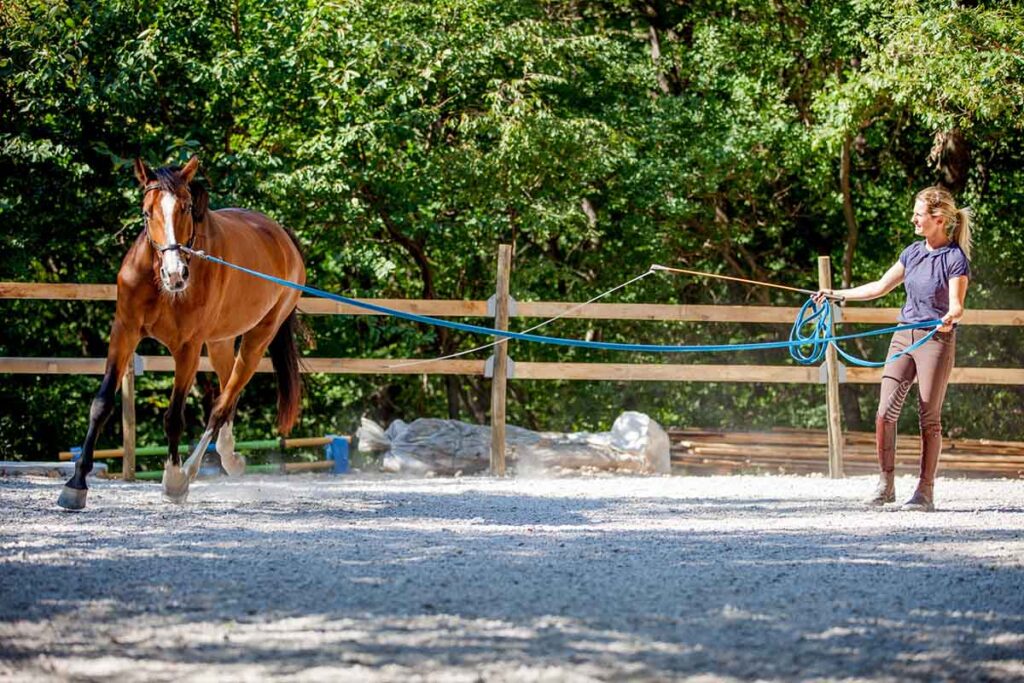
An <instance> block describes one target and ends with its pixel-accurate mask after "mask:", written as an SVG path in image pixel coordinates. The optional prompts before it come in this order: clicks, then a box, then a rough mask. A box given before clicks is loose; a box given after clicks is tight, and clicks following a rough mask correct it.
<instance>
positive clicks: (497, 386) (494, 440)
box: [491, 244, 512, 477]
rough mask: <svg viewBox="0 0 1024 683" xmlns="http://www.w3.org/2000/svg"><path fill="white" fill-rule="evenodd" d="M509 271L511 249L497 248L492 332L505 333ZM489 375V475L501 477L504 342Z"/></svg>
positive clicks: (506, 361)
mask: <svg viewBox="0 0 1024 683" xmlns="http://www.w3.org/2000/svg"><path fill="white" fill-rule="evenodd" d="M511 271H512V246H511V245H508V244H502V245H499V246H498V274H497V284H496V287H495V292H494V295H495V301H494V329H496V330H507V329H508V318H509V296H508V292H509V279H510V275H511ZM492 358H493V360H494V365H493V373H494V374H493V375H492V376H491V474H492V475H494V476H498V477H503V476H505V400H506V388H507V385H508V377H507V373H508V342H505V343H503V344H498V345H497V346H495V347H494V355H493V356H492Z"/></svg>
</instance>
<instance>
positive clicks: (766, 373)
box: [0, 245, 1024, 477]
mask: <svg viewBox="0 0 1024 683" xmlns="http://www.w3.org/2000/svg"><path fill="white" fill-rule="evenodd" d="M503 252H504V253H503ZM511 261H512V259H511V249H510V248H508V247H507V246H504V245H503V246H502V248H501V250H500V251H499V258H498V272H497V275H496V279H495V280H496V287H495V291H496V292H502V293H503V294H504V295H503V296H500V297H498V296H495V297H492V302H488V301H483V300H478V301H452V300H423V299H365V301H367V302H371V303H374V304H378V305H380V306H385V307H388V308H393V309H396V310H400V311H406V312H409V313H416V314H419V315H428V316H434V317H441V318H447V317H458V318H492V317H493V318H494V319H495V325H494V327H495V329H508V319H509V318H534V319H536V318H541V319H547V318H553V317H555V316H564V317H565V318H576V319H588V320H631V321H661V322H722V323H761V324H766V323H767V324H771V323H774V324H779V323H783V324H786V325H790V324H792V322H793V320H794V319H795V318H796V316H797V314H798V312H799V309H798V308H795V307H792V308H791V307H778V306H771V307H766V306H713V305H686V304H680V305H676V304H601V303H594V304H590V305H588V306H586V307H584V308H578V306H579V304H576V303H567V302H544V301H537V302H515V303H514V305H511V302H510V300H509V298H508V296H507V294H505V293H507V292H508V291H509V287H510V285H509V283H510V280H511V278H510V273H511ZM829 273H830V270H829V264H828V257H822V258H821V260H820V261H819V285H820V286H821V287H830V286H831V276H830V274H829ZM0 299H41V300H64V301H67V300H76V301H114V300H115V299H116V286H115V285H103V284H51V283H27V282H2V283H0ZM299 309H300V311H301V312H302V313H304V314H306V315H378V314H376V313H372V312H368V311H366V310H365V309H362V308H358V307H355V306H350V305H346V304H340V303H335V302H333V301H328V300H325V299H317V298H309V297H304V298H302V300H301V301H300V303H299ZM574 309H575V310H574ZM897 313H898V309H894V308H856V307H845V308H844V309H843V310H842V316H841V317H842V320H841V323H840V324H848V323H873V324H879V325H892V324H894V321H895V320H896V315H897ZM961 324H963V325H986V326H1012V327H1021V326H1024V311H1018V310H968V311H967V312H966V314H965V315H964V317H963V320H962V321H961ZM505 347H506V345H505V344H502V345H499V346H497V347H495V348H496V350H497V352H496V354H495V356H494V357H492V359H491V361H490V362H488V361H484V360H461V359H450V360H429V361H426V362H423V360H422V359H409V358H396V359H377V358H373V359H369V358H305V359H304V364H305V366H306V371H307V372H314V373H336V374H415V375H475V376H485V377H492V376H493V374H494V372H493V369H494V368H497V369H498V374H499V376H500V377H501V378H500V379H497V380H496V381H495V382H494V384H493V387H492V389H493V391H492V427H493V429H492V436H493V438H494V442H493V444H492V460H491V466H492V472H495V473H499V474H500V473H502V472H504V441H503V439H502V438H501V435H502V434H503V433H504V416H505V401H506V382H507V381H508V380H610V381H675V382H744V383H745V382H768V383H796V384H819V383H822V384H825V386H826V397H827V406H828V410H829V472H830V474H831V475H832V476H842V475H843V460H842V448H843V439H842V438H841V427H840V423H839V407H838V399H837V396H838V386H839V383H840V382H847V383H854V384H872V383H878V382H880V381H881V375H882V371H881V369H880V368H860V367H846V368H841V367H839V365H838V363H836V362H835V361H834V357H833V356H834V350H831V349H830V353H829V358H828V360H827V361H826V363H825V364H824V365H825V367H824V368H821V367H808V366H800V365H729V364H713V363H704V364H700V363H692V364H691V363H687V364H678V363H560V362H515V363H507V364H506V362H505V360H504V353H505V351H506V349H505ZM105 362H106V361H105V359H103V358H54V357H21V358H0V373H18V374H34V375H46V374H103V370H104V366H105ZM502 367H505V368H506V371H505V372H501V368H502ZM173 369H174V361H173V359H172V358H171V357H170V356H137V357H136V362H135V364H134V367H132V368H130V369H129V372H128V373H127V376H126V377H125V380H124V382H123V384H122V387H123V388H124V389H125V400H124V401H123V402H122V403H123V410H124V411H125V415H124V424H125V442H126V443H125V446H126V448H127V447H128V446H130V445H131V446H133V445H134V443H133V442H134V406H133V387H134V374H137V373H140V372H170V371H173ZM200 370H203V371H210V370H212V368H211V366H210V364H209V360H208V359H206V358H205V357H204V358H203V359H202V362H201V363H200ZM259 371H261V372H271V371H272V368H271V365H270V360H269V359H268V358H265V359H263V361H262V363H261V364H260V368H259ZM950 382H951V383H953V384H990V385H996V384H1001V385H1024V368H981V367H958V368H955V369H954V370H953V373H952V376H951V378H950ZM129 413H131V414H130V415H129ZM129 432H130V433H129ZM129 442H131V443H129ZM125 467H126V476H129V477H130V474H131V473H130V472H128V468H131V469H132V470H134V459H133V458H130V457H128V456H127V454H126V457H125Z"/></svg>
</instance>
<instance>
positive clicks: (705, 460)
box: [668, 429, 1024, 478]
mask: <svg viewBox="0 0 1024 683" xmlns="http://www.w3.org/2000/svg"><path fill="white" fill-rule="evenodd" d="M668 434H669V439H670V441H671V444H672V446H671V453H672V467H673V469H674V471H676V472H680V473H686V474H738V473H761V474H769V473H771V474H811V473H816V472H820V473H826V474H827V473H828V436H827V434H826V433H825V431H823V430H820V431H819V430H812V429H775V430H772V431H770V432H725V431H714V430H703V429H670V430H668ZM920 443H921V441H920V437H918V436H917V435H916V434H913V435H900V436H899V437H898V439H897V445H896V473H897V474H916V473H917V471H918V459H919V453H920V450H919V449H920ZM942 446H943V447H942V457H941V459H940V460H939V475H940V476H952V477H1011V478H1024V442H1021V441H994V440H991V439H949V438H946V439H943V444H942ZM843 461H844V470H845V473H846V474H847V475H861V474H872V473H875V472H877V471H878V464H877V463H878V461H877V459H876V457H875V435H874V434H872V433H869V432H846V433H845V434H844V445H843Z"/></svg>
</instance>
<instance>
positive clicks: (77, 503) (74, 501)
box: [57, 486, 89, 512]
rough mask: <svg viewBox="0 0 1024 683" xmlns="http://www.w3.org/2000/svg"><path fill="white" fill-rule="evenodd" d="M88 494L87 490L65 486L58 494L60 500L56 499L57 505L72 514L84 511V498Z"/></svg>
mask: <svg viewBox="0 0 1024 683" xmlns="http://www.w3.org/2000/svg"><path fill="white" fill-rule="evenodd" d="M88 494H89V489H73V488H71V487H70V486H65V487H64V490H63V491H61V492H60V498H58V499H57V505H59V506H61V507H62V508H64V509H65V510H72V511H74V512H77V511H79V510H84V509H85V497H86V496H87V495H88Z"/></svg>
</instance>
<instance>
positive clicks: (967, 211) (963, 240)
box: [950, 206, 974, 261]
mask: <svg viewBox="0 0 1024 683" xmlns="http://www.w3.org/2000/svg"><path fill="white" fill-rule="evenodd" d="M973 222H974V212H973V211H972V210H971V207H969V206H965V207H964V208H962V209H958V210H957V212H956V224H955V225H954V226H953V232H952V234H951V235H950V238H951V239H952V240H953V241H954V242H956V243H957V244H959V245H960V249H961V250H962V251H963V252H964V256H966V257H967V260H968V261H970V260H971V224H972V223H973Z"/></svg>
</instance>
